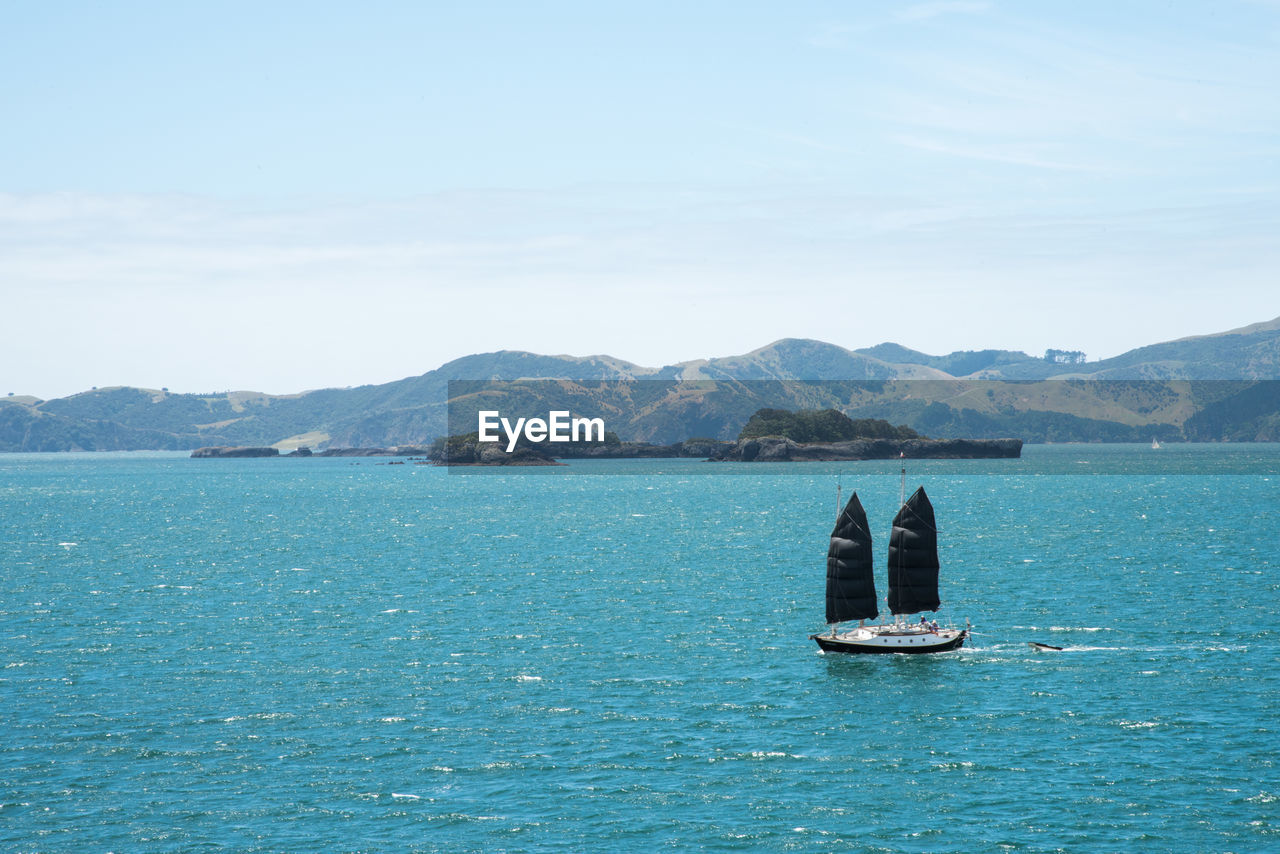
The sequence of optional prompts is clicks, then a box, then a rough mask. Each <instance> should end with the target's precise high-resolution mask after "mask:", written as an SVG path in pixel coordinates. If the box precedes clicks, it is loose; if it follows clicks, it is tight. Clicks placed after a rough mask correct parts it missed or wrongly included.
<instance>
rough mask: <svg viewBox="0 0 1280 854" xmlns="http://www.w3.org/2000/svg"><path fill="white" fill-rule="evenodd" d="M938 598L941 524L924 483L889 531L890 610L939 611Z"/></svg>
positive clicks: (894, 520) (899, 611)
mask: <svg viewBox="0 0 1280 854" xmlns="http://www.w3.org/2000/svg"><path fill="white" fill-rule="evenodd" d="M940 604H942V603H941V601H940V600H939V599H938V528H937V525H936V524H934V520H933V505H932V504H930V503H929V496H927V495H925V494H924V487H923V486H922V487H920V488H919V489H917V490H916V491H915V492H913V493H911V497H910V498H908V499H907V503H906V504H903V505H902V509H901V510H899V511H898V515H897V516H895V517H894V519H893V533H892V534H890V535H889V612H890V613H893V614H917V613H919V612H921V611H936V610H938V606H939V605H940Z"/></svg>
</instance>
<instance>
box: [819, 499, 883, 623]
mask: <svg viewBox="0 0 1280 854" xmlns="http://www.w3.org/2000/svg"><path fill="white" fill-rule="evenodd" d="M873 572H874V571H873V568H872V565H871V530H870V529H869V528H868V527H867V513H866V511H865V510H863V509H862V502H861V501H859V500H858V493H856V492H855V493H854V494H853V495H851V496H849V503H848V504H846V505H845V507H844V510H842V511H841V512H840V518H839V519H837V520H836V527H835V529H834V530H833V531H832V532H831V547H830V548H829V549H827V622H828V623H841V622H844V621H845V620H873V619H875V618H876V617H878V616H880V611H879V610H878V609H877V607H876V581H875V576H874V574H873Z"/></svg>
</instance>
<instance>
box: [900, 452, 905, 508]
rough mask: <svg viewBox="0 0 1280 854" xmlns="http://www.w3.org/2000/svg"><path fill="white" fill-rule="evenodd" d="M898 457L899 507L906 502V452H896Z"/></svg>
mask: <svg viewBox="0 0 1280 854" xmlns="http://www.w3.org/2000/svg"><path fill="white" fill-rule="evenodd" d="M898 459H900V460H902V483H901V485H899V487H898V506H899V507H901V506H902V505H903V504H906V503H907V453H906V451H899V452H898Z"/></svg>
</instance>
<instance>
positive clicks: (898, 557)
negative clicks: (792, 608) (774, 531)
mask: <svg viewBox="0 0 1280 854" xmlns="http://www.w3.org/2000/svg"><path fill="white" fill-rule="evenodd" d="M903 478H904V487H905V478H906V471H905V469H904V471H903ZM903 491H904V492H905V491H906V490H905V488H904V490H903ZM837 504H839V501H838V500H837ZM940 604H941V601H940V599H939V598H938V529H937V526H936V524H935V523H934V516H933V505H932V504H931V503H929V496H928V495H926V494H925V491H924V487H923V486H922V487H920V488H919V489H917V490H916V491H915V492H913V493H911V497H910V498H908V499H907V500H906V501H904V502H902V507H901V509H900V510H898V515H897V516H895V517H894V519H893V532H892V533H891V534H890V536H889V598H888V605H889V612H890V613H891V614H892V615H893V620H892V621H891V622H886V623H880V624H876V625H866V621H867V620H875V619H878V618H879V616H880V611H879V608H878V606H877V602H876V584H875V575H874V572H873V569H872V556H871V532H870V529H869V528H868V526H867V513H866V511H865V510H863V509H862V502H861V501H859V500H858V493H857V492H854V493H853V495H851V496H850V497H849V503H848V504H846V505H845V507H844V509H843V510H842V511H841V512H840V515H839V517H838V518H837V519H836V526H835V529H834V530H832V532H831V545H830V548H829V549H828V550H827V624H828V625H829V626H830V631H828V632H825V633H822V634H816V635H810V636H809V637H810V639H812V640H814V641H817V643H818V646H819V647H821V648H822V650H823V652H853V653H895V652H896V653H927V652H946V651H948V650H952V649H959V648H960V647H962V646H964V641H965V638H967V637H968V636H969V630H968V629H967V628H966V629H954V628H938V625H937V624H936V623H934V622H932V621H928V620H926V619H925V618H924V617H921V619H920V622H918V623H913V622H910V621H908V620H907V619H906V616H907V615H909V614H918V613H921V612H923V611H936V610H938V607H939V605H940ZM849 620H857V621H858V626H857V627H856V628H851V629H848V630H846V631H840V629H839V624H840V623H843V622H846V621H849Z"/></svg>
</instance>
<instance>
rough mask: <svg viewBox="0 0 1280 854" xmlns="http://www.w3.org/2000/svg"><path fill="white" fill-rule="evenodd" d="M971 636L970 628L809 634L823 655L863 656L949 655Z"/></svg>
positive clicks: (874, 629) (877, 629)
mask: <svg viewBox="0 0 1280 854" xmlns="http://www.w3.org/2000/svg"><path fill="white" fill-rule="evenodd" d="M968 636H969V632H968V630H967V629H940V630H939V631H936V632H932V631H920V630H915V629H908V630H905V631H904V630H900V629H899V630H895V629H891V628H888V627H881V626H873V627H871V628H862V629H854V630H853V631H850V632H843V633H840V634H836V635H834V636H832V635H830V634H824V635H810V636H809V637H810V639H812V640H814V641H816V642H817V644H818V646H819V647H820V648H821V649H822V651H823V652H846V653H855V654H861V655H885V654H889V655H893V654H901V655H921V654H927V653H931V652H949V651H951V650H953V649H959V648H960V647H962V646H964V642H965V639H966V638H967V637H968Z"/></svg>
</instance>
